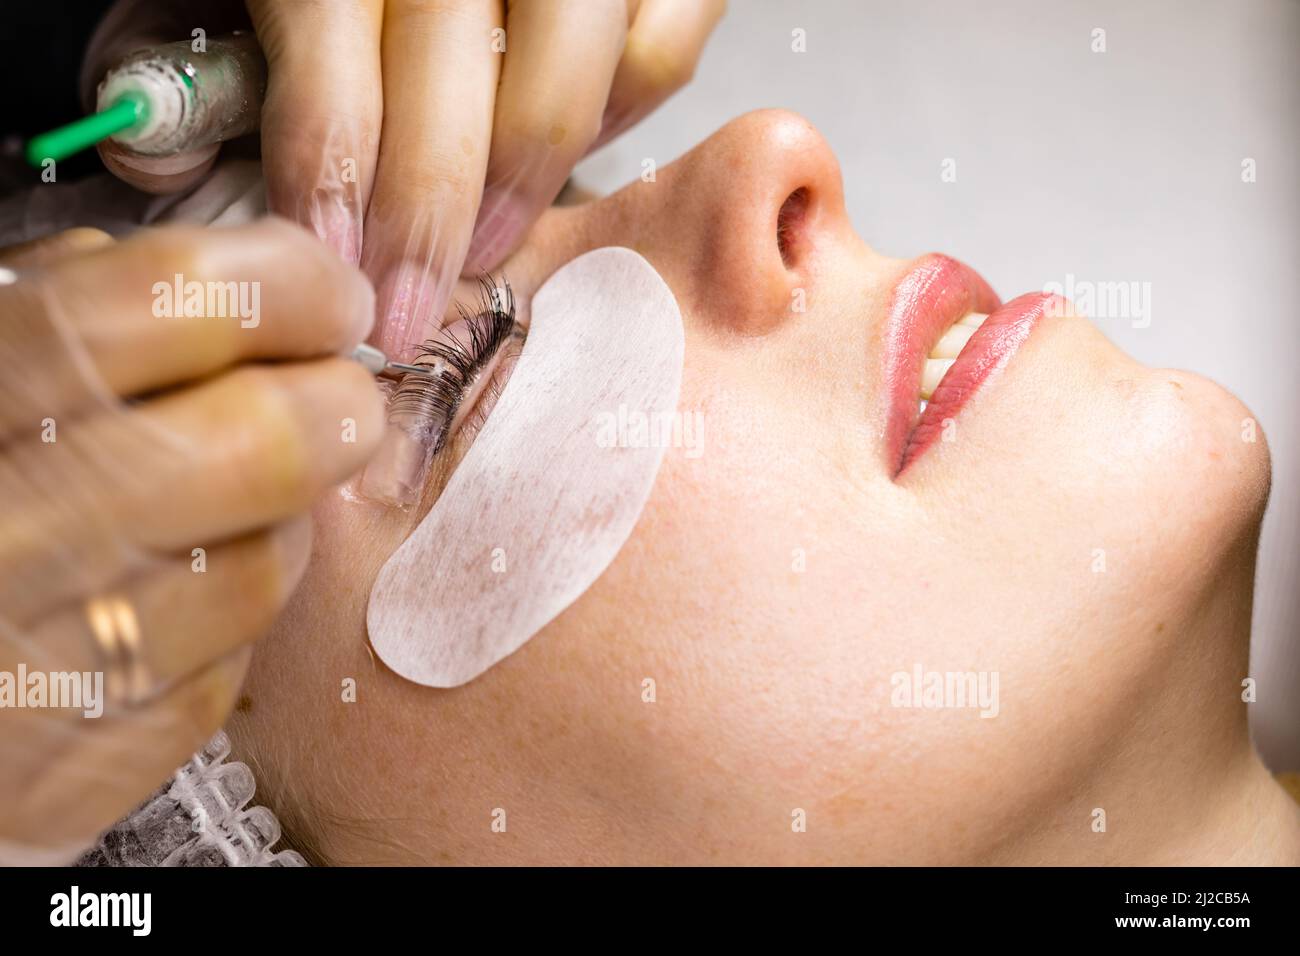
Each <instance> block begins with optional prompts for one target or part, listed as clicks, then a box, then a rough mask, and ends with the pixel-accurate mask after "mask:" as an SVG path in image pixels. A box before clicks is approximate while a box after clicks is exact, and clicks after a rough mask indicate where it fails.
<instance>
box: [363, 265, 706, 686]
mask: <svg viewBox="0 0 1300 956" xmlns="http://www.w3.org/2000/svg"><path fill="white" fill-rule="evenodd" d="M531 316H532V319H531V322H530V324H529V330H528V338H527V341H526V342H525V344H524V348H523V351H522V353H521V354H520V356H519V359H518V362H517V364H516V366H515V368H514V371H513V373H512V374H511V376H510V379H509V381H508V382H507V383H506V385H505V388H504V389H503V390H502V392H501V395H500V396H499V398H498V399H497V402H496V405H495V406H494V408H493V410H492V414H491V416H490V417H489V418H488V420H487V422H486V423H485V424H484V426H483V428H482V430H481V431H480V432H479V433H478V435H477V436H476V437H475V439H474V444H473V445H472V446H471V447H470V449H469V452H468V453H467V454H466V455H465V459H464V460H463V461H462V462H461V463H460V465H459V466H458V467H457V468H456V471H455V473H454V474H453V475H452V478H451V480H450V481H449V482H448V484H447V487H446V488H445V489H444V490H443V493H442V495H441V497H439V499H438V501H437V502H436V503H435V504H434V506H433V508H432V509H431V510H430V511H429V513H428V515H426V516H425V518H424V520H423V521H422V522H420V526H419V527H418V528H416V529H415V532H414V533H413V534H412V535H411V536H410V537H409V538H407V540H406V542H405V543H404V544H403V545H402V546H401V547H400V548H398V549H397V551H396V552H394V554H393V555H392V557H390V558H389V559H388V563H387V564H385V565H384V567H383V569H382V570H381V571H380V572H379V577H378V579H377V580H376V581H375V586H374V588H373V590H371V592H370V606H369V609H368V611H367V614H366V624H367V627H368V628H369V631H370V642H371V644H372V645H373V646H374V648H375V652H376V653H377V654H378V655H379V657H380V658H381V659H382V660H383V662H384V663H385V664H387V665H388V666H389V667H390V668H392V669H393V670H394V671H396V672H397V673H398V674H400V675H402V676H403V677H405V678H407V679H408V680H412V681H415V682H416V683H418V684H426V685H428V686H430V687H456V686H458V685H460V684H464V683H465V682H466V681H470V680H473V679H474V678H475V677H477V676H478V675H479V674H482V673H483V672H484V671H485V670H487V669H488V668H489V667H491V666H492V665H493V664H495V663H496V662H497V661H499V660H501V659H502V658H504V657H506V656H508V655H509V654H511V653H513V652H514V651H516V650H518V649H519V647H520V646H521V645H522V644H523V643H524V642H525V641H527V640H528V639H529V638H530V637H532V636H533V635H534V634H536V633H537V632H538V631H539V630H541V629H542V628H543V627H545V626H546V625H547V624H548V623H549V622H550V621H552V620H553V619H554V618H555V617H556V616H557V615H558V614H559V613H560V612H561V611H563V610H564V609H565V608H566V607H568V606H569V605H570V604H572V603H573V602H574V601H575V600H577V599H578V597H579V596H581V594H582V593H583V592H584V591H586V590H587V588H589V587H590V586H591V585H592V584H593V583H594V582H595V581H596V579H597V578H598V577H600V575H601V574H602V573H603V572H604V570H605V568H607V567H609V564H610V562H612V561H613V560H614V556H615V555H616V554H618V551H619V549H620V548H621V547H622V546H623V543H624V542H625V541H626V540H627V538H628V536H629V535H630V534H631V533H632V528H633V526H635V524H636V522H637V518H638V517H640V515H641V509H642V508H643V507H645V503H646V499H647V498H649V496H650V490H651V488H652V487H653V486H654V481H655V475H656V474H657V473H658V471H659V464H660V462H661V461H662V459H663V454H664V447H663V443H662V442H659V441H654V440H650V436H649V435H647V440H646V441H645V442H631V441H616V442H611V441H610V431H611V429H610V426H609V423H610V421H612V420H626V418H624V416H626V417H629V418H633V419H635V420H638V421H649V422H658V421H662V420H664V419H665V418H667V417H669V416H671V415H673V413H674V412H675V411H676V409H677V397H678V393H679V392H680V390H681V379H682V356H683V352H684V350H685V342H684V337H683V333H682V318H681V313H680V312H679V311H678V308H677V302H676V300H675V299H674V298H673V294H672V290H671V289H669V288H668V286H667V284H666V283H665V282H664V280H663V279H662V278H660V276H659V273H657V272H655V270H654V268H653V267H652V266H651V265H650V264H649V263H648V262H646V261H645V259H643V258H642V257H641V256H639V255H638V254H637V253H635V252H633V251H632V250H630V249H621V248H607V249H597V250H595V251H594V252H588V253H586V254H585V255H582V256H579V257H578V258H577V259H574V260H573V261H572V262H570V263H568V264H567V265H565V266H564V267H562V268H561V269H560V270H559V271H557V272H556V273H555V274H554V275H552V276H551V278H550V279H548V280H547V281H546V283H545V284H544V285H543V286H542V288H541V289H540V290H538V292H537V294H536V295H535V296H533V300H532V310H531ZM642 416H645V418H642ZM642 433H643V434H645V433H646V432H645V430H642ZM638 444H640V445H643V446H644V447H628V446H629V445H638Z"/></svg>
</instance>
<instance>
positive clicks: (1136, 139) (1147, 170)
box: [577, 0, 1300, 769]
mask: <svg viewBox="0 0 1300 956" xmlns="http://www.w3.org/2000/svg"><path fill="white" fill-rule="evenodd" d="M796 27H800V28H803V29H804V30H805V31H807V52H806V53H802V54H798V53H793V52H791V49H790V47H791V31H792V30H793V29H795V28H796ZM1098 27H1100V28H1103V29H1104V30H1105V31H1106V47H1107V49H1106V52H1105V53H1094V52H1092V49H1091V46H1092V43H1093V34H1092V31H1093V30H1094V28H1098ZM768 106H779V107H784V108H787V109H792V110H795V111H797V112H799V113H802V114H803V115H804V116H807V117H808V118H809V119H810V120H812V122H813V123H814V124H815V125H816V126H817V127H818V129H820V130H821V132H822V134H823V135H825V136H826V138H827V139H828V140H829V142H830V144H831V146H832V147H833V148H834V150H835V152H836V154H837V155H838V156H839V159H840V164H841V166H842V167H843V170H844V179H845V190H846V194H847V202H848V208H849V213H850V215H851V217H852V220H853V224H854V226H855V228H856V229H857V231H858V232H859V234H860V235H862V237H863V238H864V239H866V240H867V241H868V242H869V243H871V244H872V245H873V246H875V247H876V248H877V249H879V250H880V251H882V252H884V253H887V254H889V255H894V256H900V257H910V256H914V255H918V254H920V253H923V252H928V251H931V250H939V251H943V252H947V253H950V254H952V255H955V256H956V257H958V258H960V259H962V260H963V261H965V262H968V263H970V264H971V265H972V266H974V267H975V268H976V269H977V270H979V272H980V273H982V274H983V275H984V276H985V277H986V278H987V279H988V280H989V281H990V282H991V283H992V285H993V286H994V288H995V289H997V290H998V291H999V292H1000V293H1002V295H1003V296H1005V297H1010V296H1012V295H1015V294H1018V293H1019V292H1023V291H1028V290H1032V289H1040V288H1042V287H1043V285H1044V284H1045V283H1048V282H1060V283H1064V282H1065V280H1066V276H1067V274H1069V273H1073V275H1074V276H1075V277H1076V280H1088V281H1095V282H1118V281H1137V282H1149V283H1150V288H1151V325H1150V327H1149V328H1146V329H1138V328H1134V327H1133V322H1132V321H1131V320H1119V319H1112V320H1099V321H1098V324H1099V325H1100V326H1101V328H1102V329H1103V330H1104V331H1105V332H1106V334H1107V335H1109V336H1110V337H1111V338H1112V339H1113V340H1114V341H1115V342H1117V343H1118V344H1119V345H1120V346H1121V347H1122V348H1124V349H1125V350H1126V351H1128V352H1129V353H1131V354H1133V355H1134V356H1136V357H1137V358H1138V359H1140V360H1141V361H1143V362H1145V363H1148V364H1152V365H1161V366H1170V367H1182V368H1188V369H1192V370H1194V371H1197V372H1200V373H1202V374H1205V375H1208V376H1210V377H1211V378H1214V379H1216V380H1218V381H1219V382H1222V383H1223V384H1225V385H1226V386H1228V387H1229V388H1230V389H1231V390H1232V391H1233V392H1235V393H1236V394H1237V395H1239V396H1240V397H1241V398H1242V399H1243V400H1244V401H1245V402H1246V403H1247V404H1248V405H1249V406H1250V407H1251V408H1252V409H1253V410H1254V412H1255V414H1256V415H1257V416H1258V417H1259V419H1260V421H1261V422H1262V423H1263V426H1264V430H1265V431H1266V433H1267V434H1268V440H1269V443H1270V446H1271V448H1272V452H1273V497H1272V501H1271V504H1270V506H1269V511H1268V515H1267V517H1266V520H1265V522H1264V533H1263V542H1262V545H1261V555H1260V566H1259V575H1258V579H1257V585H1256V592H1255V595H1256V597H1255V621H1254V635H1253V643H1252V655H1251V673H1252V675H1253V676H1255V677H1256V678H1257V680H1258V694H1259V701H1258V702H1257V703H1256V704H1254V705H1252V706H1251V708H1250V711H1251V716H1252V726H1253V728H1254V733H1255V739H1256V742H1257V744H1258V745H1259V747H1260V749H1261V750H1262V751H1263V753H1264V755H1265V758H1266V759H1267V760H1268V761H1269V762H1270V764H1271V765H1272V766H1273V767H1274V768H1275V769H1286V768H1291V769H1297V768H1300V558H1298V553H1300V375H1298V374H1297V368H1296V365H1297V361H1298V360H1300V308H1298V307H1297V302H1298V301H1300V277H1298V276H1300V228H1298V227H1300V177H1298V176H1297V171H1298V167H1300V162H1298V161H1297V156H1300V3H1297V2H1295V0H1231V2H1227V0H1224V2H1210V0H1095V2H1063V0H982V2H976V0H906V2H901V0H899V2H890V3H881V2H869V0H857V2H854V0H804V2H797V0H784V2H782V0H731V5H730V10H729V12H728V14H727V17H726V19H724V21H723V22H722V24H721V25H720V26H719V28H718V31H717V33H716V34H715V35H714V37H713V39H712V40H711V41H710V44H709V47H708V49H707V50H706V52H705V56H704V61H703V62H702V63H701V64H700V68H699V70H698V72H697V74H696V78H695V81H694V83H693V84H692V85H691V86H690V87H688V88H687V89H686V90H684V91H683V92H681V93H679V94H678V95H677V96H676V97H675V98H674V99H673V100H671V101H670V102H669V103H668V104H667V105H666V106H665V107H664V108H663V109H662V110H660V112H659V113H657V114H655V115H654V116H653V117H651V118H650V119H648V120H647V121H646V122H644V123H643V124H642V125H641V126H639V127H638V128H637V129H635V130H633V131H632V132H630V133H628V134H626V135H625V136H624V137H623V138H622V139H620V140H618V141H617V142H615V143H614V144H612V145H611V146H609V147H607V148H605V149H604V150H602V151H601V152H599V153H597V154H595V155H593V156H592V157H590V158H589V159H588V160H587V161H585V162H584V164H583V165H582V166H581V167H580V169H579V173H578V177H577V178H578V181H579V182H580V183H581V184H582V185H584V186H589V187H594V188H596V189H598V190H600V191H602V192H604V191H612V190H614V189H616V188H617V187H619V186H621V185H623V184H624V183H626V182H628V181H630V180H631V179H633V178H635V177H636V176H637V175H638V174H639V173H640V170H641V166H640V163H641V160H642V158H644V157H654V158H655V159H656V161H657V162H659V163H660V164H663V163H665V162H667V161H668V160H670V159H673V158H675V157H676V156H678V155H680V154H681V153H683V152H685V151H686V150H687V149H689V148H690V147H692V146H694V145H695V144H697V143H699V142H700V141H701V140H703V139H705V138H706V137H707V136H708V135H709V134H710V133H712V132H714V131H715V130H717V129H718V128H719V127H720V126H722V125H723V124H724V123H725V122H726V121H727V120H729V119H732V118H734V117H736V116H739V115H740V114H742V113H745V112H747V111H749V110H752V109H757V108H761V107H768ZM947 157H951V158H953V159H955V160H956V161H957V181H956V182H955V183H944V182H941V180H940V175H939V174H940V164H941V162H942V161H943V160H944V159H945V158H947ZM1246 157H1250V158H1253V159H1254V160H1255V161H1256V164H1257V181H1256V182H1255V183H1252V184H1246V183H1243V182H1242V165H1241V164H1242V160H1243V159H1244V158H1246ZM1151 505H1152V507H1160V506H1161V505H1162V502H1160V501H1158V500H1154V499H1153V500H1152V502H1151Z"/></svg>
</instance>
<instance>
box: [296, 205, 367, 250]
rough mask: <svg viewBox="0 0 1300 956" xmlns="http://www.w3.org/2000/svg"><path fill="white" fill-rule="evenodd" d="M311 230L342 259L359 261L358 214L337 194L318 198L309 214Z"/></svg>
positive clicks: (359, 218) (359, 230) (359, 223)
mask: <svg viewBox="0 0 1300 956" xmlns="http://www.w3.org/2000/svg"><path fill="white" fill-rule="evenodd" d="M309 219H310V221H311V228H312V231H313V232H315V233H316V235H317V236H319V237H320V239H321V241H322V242H324V243H325V245H327V246H329V247H330V248H331V249H333V250H334V251H335V252H337V253H338V254H339V256H340V257H341V258H342V259H343V261H344V262H346V263H348V264H349V265H354V266H355V265H357V264H358V263H359V262H360V261H361V216H360V213H359V212H358V211H357V210H355V209H352V208H350V207H349V205H348V203H347V202H346V200H344V199H343V198H342V197H340V196H329V197H325V198H318V199H316V200H315V201H314V202H313V203H312V208H311V212H310V214H309Z"/></svg>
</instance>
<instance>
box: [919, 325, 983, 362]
mask: <svg viewBox="0 0 1300 956" xmlns="http://www.w3.org/2000/svg"><path fill="white" fill-rule="evenodd" d="M974 334H975V327H974V326H971V325H962V324H961V323H960V322H958V323H957V324H956V325H954V326H953V327H952V328H950V329H949V330H948V331H947V332H945V333H943V338H941V339H940V340H939V344H938V345H936V346H935V347H934V348H932V349H931V350H930V358H932V359H955V358H956V357H957V355H958V353H959V352H961V350H962V347H963V346H965V344H966V342H967V341H968V340H969V339H970V337H971V336H972V335H974Z"/></svg>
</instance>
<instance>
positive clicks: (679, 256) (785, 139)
mask: <svg viewBox="0 0 1300 956" xmlns="http://www.w3.org/2000/svg"><path fill="white" fill-rule="evenodd" d="M664 177H665V178H670V182H668V183H664V184H662V185H667V186H668V187H669V190H668V193H667V202H668V204H669V206H670V208H669V209H667V210H665V211H666V213H667V215H665V216H662V217H659V221H660V222H665V223H668V224H670V225H669V228H670V229H671V230H672V233H673V235H672V237H671V238H672V242H670V243H669V249H667V250H665V252H666V253H667V254H668V255H669V256H670V257H672V258H673V259H676V260H677V261H676V262H674V263H673V269H672V271H673V272H674V273H676V274H677V275H676V277H675V278H676V280H677V281H678V282H680V281H683V280H684V281H685V282H687V283H688V284H689V285H690V287H691V290H692V293H693V295H694V296H695V297H696V301H702V302H709V303H712V304H713V305H715V306H716V307H715V308H711V309H709V312H710V314H711V315H712V316H715V317H716V321H720V322H725V323H727V324H729V325H730V326H732V327H733V328H734V329H735V330H737V331H740V332H742V333H747V334H762V333H764V332H767V331H770V330H771V329H772V328H774V327H775V326H777V325H779V324H780V323H782V322H785V321H787V320H789V319H791V318H792V317H794V316H796V315H798V314H799V313H801V312H802V311H804V308H805V303H806V299H807V297H808V295H809V287H810V285H811V283H812V282H813V280H814V276H815V273H816V267H817V262H818V259H819V253H821V252H823V251H825V249H826V247H827V246H828V245H829V244H830V243H832V242H833V241H835V240H836V239H837V238H841V237H843V235H844V234H845V232H851V229H850V227H849V224H848V216H847V215H846V213H845V210H844V189H843V183H842V181H841V178H840V167H839V163H838V162H837V161H836V159H835V154H834V153H833V152H832V151H831V148H830V146H829V145H828V144H827V142H826V140H825V139H823V138H822V136H821V134H820V133H818V132H817V130H816V129H814V128H813V126H812V124H810V123H809V122H808V121H807V120H806V119H804V118H803V117H801V116H798V115H797V114H794V113H789V112H786V111H784V110H761V111H758V112H754V113H749V114H746V115H745V116H742V117H740V118H739V119H736V120H733V121H732V122H730V123H728V124H727V125H726V126H724V127H723V128H722V129H720V130H719V131H718V132H717V133H715V134H714V135H713V136H711V137H710V138H709V139H708V140H706V141H705V142H704V143H701V144H700V145H699V146H698V147H696V148H695V149H694V150H692V151H691V152H690V153H688V154H687V155H686V156H684V157H682V159H681V160H680V161H678V162H677V163H674V164H673V165H672V166H671V167H669V168H668V169H666V170H664ZM674 288H680V287H679V286H677V285H676V283H674Z"/></svg>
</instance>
